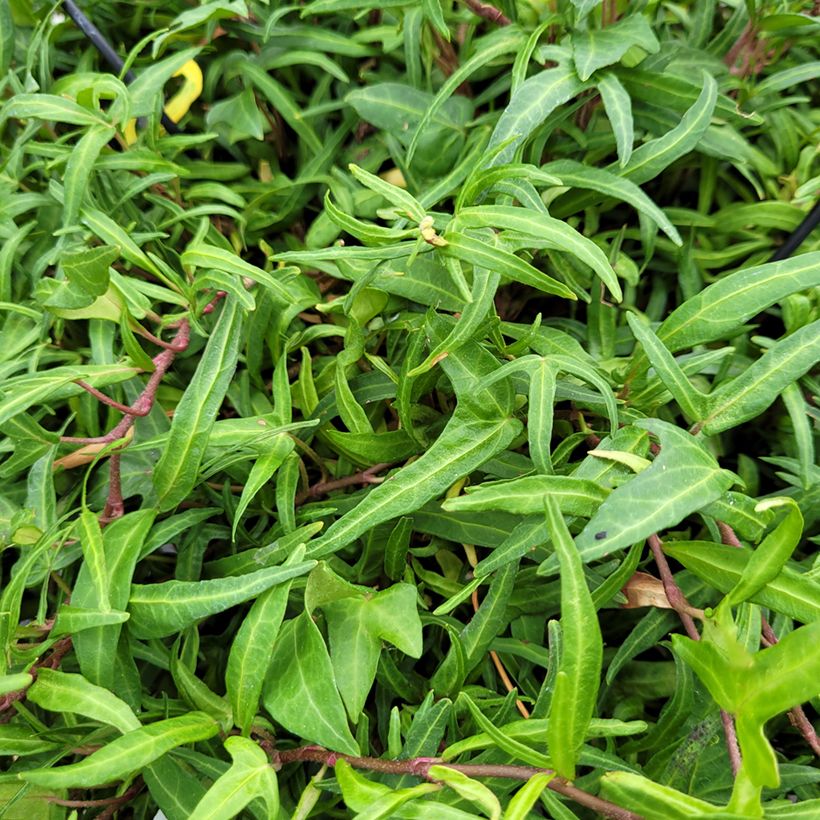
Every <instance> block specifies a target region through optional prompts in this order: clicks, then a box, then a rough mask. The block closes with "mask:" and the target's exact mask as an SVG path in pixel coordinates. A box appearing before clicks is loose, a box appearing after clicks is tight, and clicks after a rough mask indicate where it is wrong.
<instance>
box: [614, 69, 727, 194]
mask: <svg viewBox="0 0 820 820" xmlns="http://www.w3.org/2000/svg"><path fill="white" fill-rule="evenodd" d="M702 78H703V90H702V91H701V92H700V96H699V97H698V98H697V100H695V102H694V104H693V105H692V107H691V108H690V109H689V110H688V111H687V112H686V113H685V114H684V115H683V117H681V120H680V123H679V124H678V125H676V126H675V127H674V128H673V129H672V130H671V131H669V132H668V133H667V134H664V135H663V136H662V137H659V138H658V139H654V140H650V141H649V142H646V143H644V144H643V145H641V146H640V147H638V148H636V149H635V150H634V151H633V152H632V157H631V158H630V160H629V162H627V163H626V165H624V166H623V168H622V169H621V170H620V174H621V175H622V176H624V177H628V178H629V179H631V180H632V181H633V182H636V183H638V184H639V185H640V184H641V183H642V182H648V181H649V180H650V179H654V178H655V177H656V176H658V174H660V173H661V171H663V170H664V169H665V168H667V167H668V166H669V165H671V164H672V163H673V162H674V161H675V160H676V159H678V158H679V157H682V156H684V154H687V153H689V151H692V150H693V149H694V148H695V147H696V146H697V144H698V143H699V142H700V140H701V138H702V137H703V135H704V134H705V133H706V129H707V128H708V126H709V123H710V121H711V119H712V113H713V112H714V110H715V104H716V103H717V83H716V82H715V81H714V79H713V78H712V77H710V76H709V75H708V74H707V73H706V72H705V71H704V72H703V75H702Z"/></svg>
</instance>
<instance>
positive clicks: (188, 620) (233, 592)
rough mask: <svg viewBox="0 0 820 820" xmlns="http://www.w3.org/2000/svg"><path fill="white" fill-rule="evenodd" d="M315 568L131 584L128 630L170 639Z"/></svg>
mask: <svg viewBox="0 0 820 820" xmlns="http://www.w3.org/2000/svg"><path fill="white" fill-rule="evenodd" d="M315 565H316V562H315V561H300V562H299V563H296V564H293V565H283V566H281V567H270V568H268V569H260V570H259V571H258V572H249V573H247V574H246V575H240V576H237V577H231V578H214V579H213V580H210V581H165V582H164V583H161V584H134V585H133V586H132V587H131V598H130V600H129V602H128V611H129V612H130V613H131V620H130V621H129V622H128V630H129V632H130V633H131V634H132V635H133V636H134V637H136V638H163V637H165V636H166V635H172V634H173V633H174V632H178V631H180V630H181V629H184V628H185V627H187V626H190V625H191V624H194V623H196V622H197V621H199V620H201V619H202V618H207V617H208V616H209V615H214V614H216V613H217V612H224V611H225V610H226V609H229V608H230V607H232V606H236V605H237V604H241V603H243V602H244V601H247V600H249V599H250V598H253V597H254V596H255V595H259V594H260V593H261V592H264V591H265V590H266V589H269V588H270V587H272V586H275V585H276V584H281V583H284V582H285V581H288V580H290V579H291V578H296V577H298V576H299V575H304V574H305V573H306V572H308V571H309V570H310V569H312V568H313V567H314V566H315Z"/></svg>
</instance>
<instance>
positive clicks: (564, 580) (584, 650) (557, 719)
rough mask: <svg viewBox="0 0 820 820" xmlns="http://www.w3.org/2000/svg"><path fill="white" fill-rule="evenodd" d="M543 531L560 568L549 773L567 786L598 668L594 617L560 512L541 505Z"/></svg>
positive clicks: (598, 676) (592, 702)
mask: <svg viewBox="0 0 820 820" xmlns="http://www.w3.org/2000/svg"><path fill="white" fill-rule="evenodd" d="M545 506H546V515H547V526H548V527H549V530H550V533H551V534H552V543H553V544H554V545H555V551H556V553H557V555H558V560H559V563H560V565H561V631H562V635H563V642H562V643H563V648H562V652H561V660H560V665H559V669H558V676H557V678H556V681H555V691H554V692H553V695H552V702H551V705H550V713H549V725H548V727H547V745H548V748H549V754H550V758H551V759H552V761H553V765H554V767H555V770H556V771H557V772H558V773H559V774H561V775H563V776H564V777H566V778H568V779H569V780H573V779H574V778H575V766H576V764H577V762H578V754H579V752H580V750H581V746H582V745H583V742H584V738H585V737H586V732H587V727H588V726H589V722H590V720H591V719H592V715H593V713H594V711H595V704H596V702H597V700H598V687H599V686H600V681H601V664H602V662H603V639H602V637H601V627H600V625H599V623H598V613H597V612H596V611H595V604H594V603H593V602H592V595H591V594H590V591H589V587H587V582H586V578H585V577H584V570H583V566H582V564H581V559H580V557H579V555H578V551H577V550H576V548H575V544H574V543H573V541H572V536H571V535H570V534H569V530H568V529H567V525H566V523H565V522H564V518H563V516H562V515H561V511H560V509H559V507H558V505H557V503H556V502H555V500H554V499H553V498H551V497H549V496H548V497H547V500H546V505H545Z"/></svg>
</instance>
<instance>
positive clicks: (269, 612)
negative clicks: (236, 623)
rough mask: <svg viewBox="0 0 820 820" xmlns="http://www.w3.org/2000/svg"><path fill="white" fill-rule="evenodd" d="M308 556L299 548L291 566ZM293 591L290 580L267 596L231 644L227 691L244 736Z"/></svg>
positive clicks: (253, 607)
mask: <svg viewBox="0 0 820 820" xmlns="http://www.w3.org/2000/svg"><path fill="white" fill-rule="evenodd" d="M304 553H305V550H304V547H297V548H296V549H295V550H294V551H293V552H292V553H291V555H290V556H289V558H288V564H298V563H299V562H300V561H301V559H302V557H303V556H304ZM286 565H287V564H286ZM290 587H291V583H290V581H289V580H288V581H283V582H282V583H280V584H277V585H276V586H273V587H271V588H270V589H268V590H266V591H265V592H263V593H262V594H261V595H260V596H259V597H258V598H257V599H256V600H255V601H254V602H253V604H252V605H251V608H250V609H249V610H248V614H247V615H246V616H245V619H244V620H243V621H242V625H241V626H240V627H239V629H238V630H237V633H236V637H235V638H234V640H233V643H232V644H231V651H230V654H229V655H228V663H227V666H226V667H225V688H226V691H227V695H228V700H229V701H230V704H231V708H232V709H233V714H234V721H235V723H236V725H237V726H238V727H239V729H240V730H241V731H242V733H243V734H248V732H249V731H250V727H251V723H252V721H253V719H254V717H255V716H256V713H257V710H258V708H259V697H260V695H261V693H262V684H263V683H264V680H265V675H266V674H267V671H268V665H269V663H270V657H271V654H272V653H273V648H274V646H275V645H276V638H277V635H278V634H279V627H280V626H281V625H282V619H283V618H284V616H285V608H286V607H287V603H288V594H289V593H290Z"/></svg>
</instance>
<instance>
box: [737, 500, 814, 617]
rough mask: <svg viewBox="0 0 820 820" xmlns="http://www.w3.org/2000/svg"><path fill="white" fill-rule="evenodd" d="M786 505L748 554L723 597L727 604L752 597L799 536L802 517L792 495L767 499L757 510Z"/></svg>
mask: <svg viewBox="0 0 820 820" xmlns="http://www.w3.org/2000/svg"><path fill="white" fill-rule="evenodd" d="M778 506H785V507H787V508H788V509H787V512H786V516H785V517H784V519H783V520H782V521H781V522H780V523H779V524H778V525H777V527H775V529H774V530H773V531H772V532H770V533H769V534H768V535H767V536H766V537H765V538H764V539H763V541H762V542H761V543H760V544H759V545H758V546H757V548H756V549H755V551H754V552H753V553H752V555H751V558H750V559H749V562H748V563H747V564H746V566H745V568H744V569H743V574H742V575H741V576H740V580H739V581H738V583H737V586H735V587H734V588H733V589H732V590H731V591H730V592H729V594H728V595H727V596H726V605H727V606H737V605H738V604H740V603H742V602H743V601H746V600H748V599H749V598H752V597H753V596H754V595H756V594H757V593H758V592H759V591H760V590H761V589H762V588H763V587H764V586H766V584H768V583H769V582H770V581H773V580H774V579H775V578H776V577H777V576H778V575H779V574H780V572H781V570H782V569H783V567H784V565H785V564H786V561H788V560H789V558H791V555H792V553H793V552H794V549H795V547H796V546H797V545H798V543H799V542H800V539H801V537H802V536H803V516H802V514H801V512H800V507H798V506H797V503H796V502H795V501H794V499H793V498H777V497H775V498H769V499H767V500H766V501H764V502H761V503H760V504H758V506H757V508H759V509H761V510H767V509H771V508H773V507H778Z"/></svg>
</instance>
